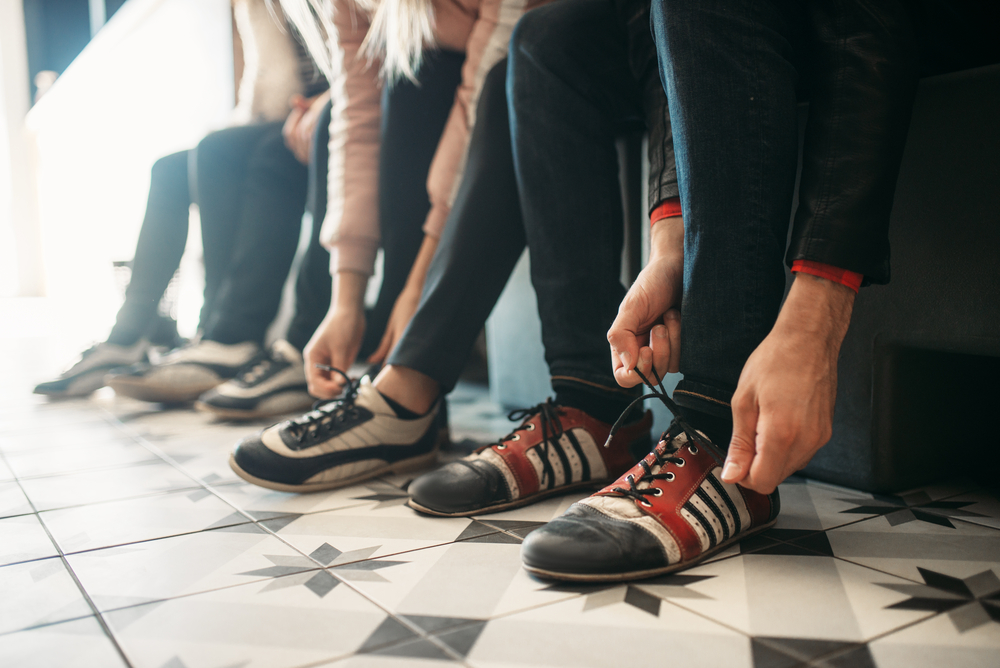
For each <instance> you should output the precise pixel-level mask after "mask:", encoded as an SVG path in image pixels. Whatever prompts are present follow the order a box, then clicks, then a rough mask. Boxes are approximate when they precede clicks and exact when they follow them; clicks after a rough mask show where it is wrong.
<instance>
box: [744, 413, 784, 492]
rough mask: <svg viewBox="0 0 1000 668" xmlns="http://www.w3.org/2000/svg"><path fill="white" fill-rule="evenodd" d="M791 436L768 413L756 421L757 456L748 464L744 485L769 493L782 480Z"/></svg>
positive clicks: (756, 490)
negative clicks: (748, 468)
mask: <svg viewBox="0 0 1000 668" xmlns="http://www.w3.org/2000/svg"><path fill="white" fill-rule="evenodd" d="M792 441H793V438H792V437H790V435H789V432H788V431H787V430H786V429H785V428H784V427H783V426H782V424H781V423H780V422H778V421H777V420H775V419H774V418H773V417H772V416H770V415H768V414H766V413H765V414H763V415H761V416H760V418H759V419H758V421H757V456H756V457H754V460H753V462H752V463H751V464H750V471H749V473H748V474H747V477H746V480H744V486H745V487H749V488H750V489H752V490H754V491H755V492H760V493H761V494H770V493H771V492H773V491H774V488H775V487H777V486H778V483H780V482H781V481H782V480H784V474H785V464H786V461H787V456H786V455H787V453H788V452H789V450H790V448H791V446H792V444H793V443H792Z"/></svg>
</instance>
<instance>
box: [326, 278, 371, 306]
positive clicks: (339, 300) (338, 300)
mask: <svg viewBox="0 0 1000 668" xmlns="http://www.w3.org/2000/svg"><path fill="white" fill-rule="evenodd" d="M367 288H368V277H367V276H365V275H364V274H359V273H357V272H354V271H338V272H336V273H334V274H333V290H332V291H331V293H330V294H331V295H332V297H331V299H330V312H331V313H334V312H337V311H344V310H356V311H361V310H362V309H363V308H364V305H365V290H366V289H367Z"/></svg>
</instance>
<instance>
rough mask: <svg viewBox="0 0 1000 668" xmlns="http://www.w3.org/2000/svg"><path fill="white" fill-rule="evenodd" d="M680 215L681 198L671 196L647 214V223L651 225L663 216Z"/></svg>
mask: <svg viewBox="0 0 1000 668" xmlns="http://www.w3.org/2000/svg"><path fill="white" fill-rule="evenodd" d="M679 215H681V198H680V197H671V198H670V199H665V200H663V201H662V202H660V203H659V204H658V205H657V207H656V208H655V209H653V212H652V213H650V214H649V224H650V225H652V224H653V223H655V222H656V221H658V220H663V219H664V218H673V217H675V216H679Z"/></svg>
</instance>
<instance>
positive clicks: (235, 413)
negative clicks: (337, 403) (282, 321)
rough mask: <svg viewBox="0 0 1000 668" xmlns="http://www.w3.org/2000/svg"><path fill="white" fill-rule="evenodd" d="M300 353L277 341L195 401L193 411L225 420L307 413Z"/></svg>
mask: <svg viewBox="0 0 1000 668" xmlns="http://www.w3.org/2000/svg"><path fill="white" fill-rule="evenodd" d="M314 402H315V400H314V399H313V398H312V397H311V396H309V388H308V386H307V384H306V370H305V366H304V365H303V362H302V353H300V352H299V351H298V349H297V348H296V347H295V346H293V345H292V344H290V343H289V342H288V341H283V340H278V341H275V342H274V343H273V344H271V347H270V348H269V349H267V350H262V351H260V353H258V354H257V356H255V357H254V358H253V359H251V360H250V361H249V362H247V363H246V365H245V366H244V367H243V368H242V369H240V370H239V371H237V372H236V377H235V378H233V379H231V380H227V381H226V382H225V383H223V384H222V385H219V386H218V387H216V388H214V389H211V390H209V391H208V392H206V393H205V394H203V395H201V396H200V397H198V401H196V402H195V404H194V407H195V408H197V409H198V410H200V411H204V412H206V413H212V414H213V415H215V416H217V417H220V418H223V419H227V420H249V419H254V418H268V417H274V416H279V415H289V414H293V413H299V412H301V411H304V410H308V409H309V407H310V406H312V405H313V403H314Z"/></svg>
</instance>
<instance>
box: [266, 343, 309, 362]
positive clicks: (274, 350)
mask: <svg viewBox="0 0 1000 668" xmlns="http://www.w3.org/2000/svg"><path fill="white" fill-rule="evenodd" d="M271 356H272V357H274V358H275V359H279V360H282V361H284V362H288V363H289V364H302V353H300V352H299V350H298V348H296V347H295V346H293V345H292V344H290V343H289V342H288V341H285V340H284V339H278V340H277V341H275V342H274V343H272V344H271Z"/></svg>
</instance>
